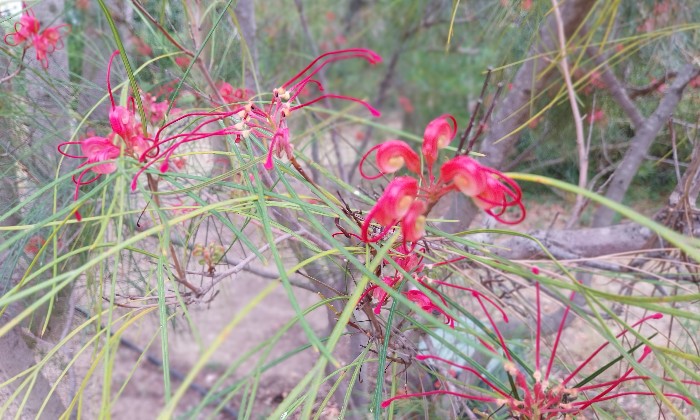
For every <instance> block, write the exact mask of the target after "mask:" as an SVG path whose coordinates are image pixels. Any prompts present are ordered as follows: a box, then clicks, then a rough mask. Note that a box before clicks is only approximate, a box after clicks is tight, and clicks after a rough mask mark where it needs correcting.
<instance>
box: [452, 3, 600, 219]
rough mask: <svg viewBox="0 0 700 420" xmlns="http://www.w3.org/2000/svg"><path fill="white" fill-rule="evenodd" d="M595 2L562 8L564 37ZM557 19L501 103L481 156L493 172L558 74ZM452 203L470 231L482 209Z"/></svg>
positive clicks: (462, 201) (541, 34) (549, 24)
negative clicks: (553, 56) (553, 59)
mask: <svg viewBox="0 0 700 420" xmlns="http://www.w3.org/2000/svg"><path fill="white" fill-rule="evenodd" d="M595 3H596V2H595V0H569V1H566V2H564V4H562V5H561V9H560V10H561V16H562V21H563V24H564V33H565V35H566V38H567V39H569V38H571V36H572V35H573V33H574V32H575V31H576V30H578V29H579V28H581V26H582V25H583V24H584V23H585V17H586V16H587V15H588V13H589V12H590V11H591V9H592V7H593V5H594V4H595ZM557 45H558V38H557V31H556V19H555V16H554V14H550V16H549V17H548V18H547V19H546V21H545V22H544V24H543V25H542V28H541V29H540V31H539V42H537V43H536V44H535V45H534V46H533V47H532V48H531V49H530V52H529V53H528V57H540V56H541V57H542V58H533V59H530V60H527V61H525V62H524V63H523V64H522V66H521V67H520V69H518V72H517V73H516V75H515V78H514V79H513V83H512V89H511V90H510V92H509V93H508V94H507V95H506V96H505V97H504V98H503V99H502V100H501V103H500V105H499V106H498V107H497V109H496V110H495V112H494V114H493V117H492V118H491V120H492V121H491V122H490V126H491V129H490V130H489V131H488V133H487V134H486V137H485V138H484V140H483V141H482V144H481V149H480V150H478V151H479V152H481V153H483V154H485V155H486V156H485V157H484V158H483V159H481V161H482V163H484V164H485V165H488V166H491V167H492V168H496V169H499V168H502V167H503V165H504V164H505V162H506V160H507V159H508V157H509V156H510V154H511V152H512V151H513V148H514V147H515V144H516V143H517V142H518V139H519V138H520V135H519V132H518V128H519V127H521V126H522V125H524V124H525V122H526V121H527V120H528V119H529V118H530V107H529V105H530V103H531V101H532V98H533V97H534V96H536V94H537V93H539V92H541V91H542V90H544V89H545V88H546V87H547V84H548V83H549V82H550V81H551V78H552V75H553V74H556V73H557V71H558V70H557V68H556V66H554V65H552V63H551V62H550V61H549V60H547V58H546V53H548V52H552V51H557V50H558V47H557ZM457 200H458V201H456V202H454V203H452V204H453V205H451V206H450V209H451V211H450V212H449V214H448V216H447V217H448V218H455V219H458V220H460V223H459V226H457V227H456V229H457V230H463V229H466V228H467V227H468V226H469V225H470V224H471V222H472V220H473V219H474V217H475V216H476V214H477V212H478V209H477V207H476V206H475V205H474V204H473V203H472V202H471V201H470V200H466V199H464V198H459V199H457Z"/></svg>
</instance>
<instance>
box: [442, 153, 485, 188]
mask: <svg viewBox="0 0 700 420" xmlns="http://www.w3.org/2000/svg"><path fill="white" fill-rule="evenodd" d="M488 178H489V177H488V176H487V175H486V173H484V171H483V167H482V166H481V165H479V163H478V162H477V161H475V160H474V159H472V158H470V157H468V156H457V157H455V158H453V159H452V160H450V161H448V162H445V164H444V165H442V167H441V168H440V179H441V180H442V181H443V182H445V183H449V182H452V183H453V184H454V186H455V187H456V188H457V189H458V190H460V191H461V192H462V193H463V194H464V195H467V196H469V197H474V196H477V195H479V194H481V193H482V192H483V191H484V190H485V189H486V186H487V179H488Z"/></svg>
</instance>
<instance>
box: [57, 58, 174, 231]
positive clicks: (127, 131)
mask: <svg viewBox="0 0 700 420" xmlns="http://www.w3.org/2000/svg"><path fill="white" fill-rule="evenodd" d="M118 54H119V51H115V52H114V53H112V56H111V57H110V59H109V64H108V66H107V89H108V91H109V99H110V101H111V108H110V111H109V123H110V126H111V127H112V132H111V133H109V134H108V135H107V136H106V137H100V136H94V135H93V136H90V137H88V138H85V139H82V140H80V141H66V142H63V143H61V144H59V145H58V151H59V153H61V154H62V155H64V156H66V157H69V158H73V159H85V161H84V162H83V163H82V164H80V166H78V167H79V168H80V167H84V166H88V167H87V168H85V169H84V170H83V171H82V172H80V174H78V175H77V176H73V183H75V196H74V199H76V200H77V199H78V194H79V192H80V187H82V186H83V185H87V184H91V183H93V182H95V181H97V180H98V179H99V178H100V176H102V175H106V174H110V173H112V172H114V171H115V170H116V169H117V165H116V163H115V162H114V160H115V159H117V158H118V157H119V156H121V153H122V147H123V148H124V154H125V155H127V156H133V157H134V158H140V157H141V156H143V155H144V154H148V153H149V152H151V151H152V150H153V148H152V144H153V141H152V140H151V139H149V138H148V137H146V136H145V135H144V132H143V125H142V124H143V123H142V122H141V121H140V120H139V118H138V117H137V115H136V112H135V105H134V99H133V98H130V100H129V104H130V107H124V106H121V105H117V104H116V102H115V101H114V95H113V93H112V87H111V83H110V80H109V79H110V74H111V71H112V63H113V61H114V58H115V57H116V56H117V55H118ZM143 98H144V108H145V111H146V114H147V118H150V120H151V121H152V122H156V121H159V120H161V119H163V118H164V117H165V111H166V110H167V109H168V107H169V103H168V102H167V101H162V102H156V100H155V98H154V97H153V96H151V95H148V94H146V95H144V96H143ZM120 140H121V142H120ZM70 145H79V146H80V150H81V154H80V155H76V154H72V153H69V152H67V151H66V147H67V146H70ZM90 171H92V172H93V173H94V174H95V176H93V177H92V178H90V179H88V180H85V179H84V178H85V175H87V174H88V172H90ZM76 217H77V218H78V219H80V213H76Z"/></svg>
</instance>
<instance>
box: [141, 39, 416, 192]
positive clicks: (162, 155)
mask: <svg viewBox="0 0 700 420" xmlns="http://www.w3.org/2000/svg"><path fill="white" fill-rule="evenodd" d="M354 58H361V59H364V60H366V61H368V62H369V63H371V64H375V63H379V62H381V57H380V56H379V55H378V54H377V53H375V52H373V51H371V50H367V49H362V48H353V49H346V50H339V51H331V52H328V53H325V54H321V55H320V56H319V57H317V58H316V59H315V60H313V61H312V62H311V63H310V64H309V65H308V66H306V67H305V68H304V69H303V70H302V71H300V72H299V73H297V74H296V75H295V76H294V77H292V78H291V79H289V80H288V81H287V82H285V83H283V84H282V86H280V87H278V88H276V89H273V91H272V98H271V100H270V102H269V103H265V104H257V103H253V102H248V103H246V104H240V105H237V106H233V107H232V109H230V110H227V111H225V112H193V113H189V114H185V115H182V116H180V117H178V118H175V119H174V120H172V121H170V122H169V123H167V124H165V125H164V126H162V127H161V128H160V129H159V130H158V132H157V133H156V136H155V138H154V143H153V145H152V146H151V148H150V149H149V150H147V151H146V152H144V153H143V154H142V155H141V158H140V161H141V162H146V159H147V158H151V160H150V161H149V162H147V163H146V164H145V165H144V166H143V167H142V168H141V170H140V171H139V172H138V173H137V174H136V176H134V179H133V180H132V183H131V188H132V190H133V189H136V181H137V178H138V176H139V175H140V174H141V173H143V172H144V171H145V170H147V169H148V168H149V167H150V166H151V165H153V164H155V163H156V162H161V163H160V170H161V171H166V170H167V169H168V167H169V160H170V158H171V156H172V155H173V153H174V152H175V150H176V149H177V148H178V147H180V146H181V145H183V144H185V143H189V142H193V141H198V140H202V139H206V138H211V137H215V136H235V142H236V143H238V142H240V141H241V139H243V138H245V137H247V136H249V135H250V134H253V135H256V136H258V137H259V138H262V139H266V140H267V141H268V150H267V158H266V160H265V163H264V165H263V166H264V167H265V168H266V169H268V170H270V169H272V168H273V166H274V162H273V157H274V156H275V155H276V156H278V157H282V156H285V155H286V156H287V158H289V159H293V158H294V156H293V152H294V148H293V145H292V144H291V137H292V136H291V133H290V131H289V128H288V126H287V118H288V117H289V115H290V114H291V113H293V112H294V111H296V110H298V109H301V108H304V107H306V106H309V105H312V104H314V103H316V102H318V101H321V100H324V99H341V100H346V101H351V102H356V103H359V104H361V105H362V106H364V107H365V108H366V109H367V110H369V111H370V112H371V113H372V115H375V116H378V115H380V113H379V111H377V110H376V109H374V108H373V107H372V106H371V105H369V104H368V103H367V102H365V101H363V100H361V99H358V98H353V97H350V96H344V95H337V94H330V93H329V94H321V95H318V96H316V97H315V98H313V99H310V100H301V99H300V95H302V91H305V90H306V91H308V90H310V89H307V88H309V87H315V88H316V90H318V91H320V92H323V91H324V88H323V86H322V85H321V83H320V82H319V81H318V80H316V79H315V76H316V75H317V74H318V72H319V71H320V70H321V69H323V68H324V67H325V66H327V65H328V64H331V63H334V62H336V61H342V60H348V59H354ZM218 89H219V93H223V94H224V95H228V94H229V93H231V95H233V96H235V97H234V98H232V97H229V98H228V99H237V98H238V97H239V96H240V97H241V98H242V97H245V96H250V94H251V93H250V92H248V91H245V90H242V91H240V92H239V91H237V90H233V87H230V85H228V84H224V83H221V84H219V88H218ZM224 99H225V100H226V98H224ZM232 102H238V101H232ZM187 118H198V119H200V120H201V122H200V123H199V124H197V125H196V126H195V127H194V129H193V130H191V131H188V132H186V133H180V134H176V135H173V136H169V137H163V136H162V134H163V132H164V131H165V130H166V129H167V128H168V127H170V126H171V125H172V124H175V123H178V122H180V121H182V120H184V119H187ZM230 121H233V123H232V124H231V123H230ZM220 122H227V123H229V125H228V126H226V127H224V128H217V129H213V130H212V129H207V130H204V128H205V127H208V126H210V125H211V124H212V123H220ZM166 144H169V145H167V146H165V145H166ZM151 155H153V156H151ZM409 204H410V203H409Z"/></svg>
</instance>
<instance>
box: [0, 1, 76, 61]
mask: <svg viewBox="0 0 700 420" xmlns="http://www.w3.org/2000/svg"><path fill="white" fill-rule="evenodd" d="M63 28H67V29H68V30H70V25H66V24H63V25H57V26H51V27H48V28H46V29H45V30H44V31H43V32H40V29H41V24H40V22H39V20H38V19H37V18H36V17H35V16H34V14H33V13H32V12H31V10H29V9H26V10H25V11H24V13H23V14H22V16H21V17H20V19H19V22H17V23H15V27H14V29H15V31H14V32H11V33H9V34H7V35H5V37H4V41H5V43H6V44H7V45H10V46H12V47H15V46H18V45H20V44H23V45H24V51H27V50H28V49H30V48H31V47H34V49H35V51H36V59H37V61H39V62H40V63H41V65H42V66H43V67H44V68H48V67H49V59H48V55H49V54H51V53H52V52H54V51H55V50H57V49H60V48H62V47H63V41H62V40H61V32H60V31H61V29H63Z"/></svg>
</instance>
